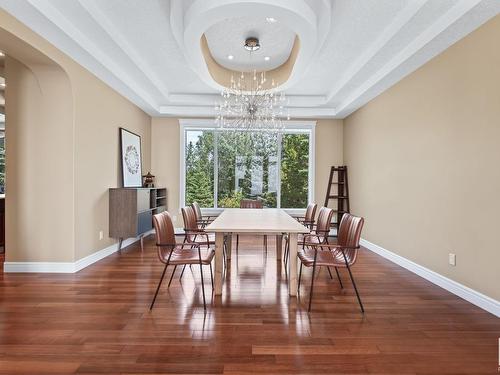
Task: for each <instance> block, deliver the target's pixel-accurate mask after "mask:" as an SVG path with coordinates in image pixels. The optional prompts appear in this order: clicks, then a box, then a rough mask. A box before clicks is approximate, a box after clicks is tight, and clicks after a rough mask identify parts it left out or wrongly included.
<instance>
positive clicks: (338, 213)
mask: <svg viewBox="0 0 500 375" xmlns="http://www.w3.org/2000/svg"><path fill="white" fill-rule="evenodd" d="M332 186H333V187H335V186H336V188H334V189H332ZM330 200H333V201H334V202H336V203H337V206H336V207H332V208H333V209H334V211H333V212H334V213H335V219H334V220H335V221H332V223H331V226H330V227H331V228H335V229H336V232H335V235H334V236H333V237H336V236H337V232H338V227H339V225H340V221H341V220H342V216H343V215H344V214H345V213H349V212H350V206H349V183H348V180H347V166H345V165H343V166H339V167H335V166H332V167H331V168H330V178H329V179H328V188H327V189H326V198H325V207H328V204H329V203H330Z"/></svg>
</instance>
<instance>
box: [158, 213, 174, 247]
mask: <svg viewBox="0 0 500 375" xmlns="http://www.w3.org/2000/svg"><path fill="white" fill-rule="evenodd" d="M153 225H154V227H155V237H156V243H157V244H164V245H175V231H174V224H173V223H172V218H171V217H170V214H169V213H168V212H167V211H163V212H161V213H159V214H156V215H154V216H153Z"/></svg>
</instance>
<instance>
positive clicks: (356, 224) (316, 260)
mask: <svg viewBox="0 0 500 375" xmlns="http://www.w3.org/2000/svg"><path fill="white" fill-rule="evenodd" d="M363 224H364V219H363V218H362V217H357V216H354V215H351V214H348V213H345V214H344V215H343V216H342V220H341V221H340V227H339V233H338V237H337V243H336V244H329V243H328V242H325V241H323V240H322V239H321V238H320V236H316V235H313V234H309V235H306V236H305V240H304V244H303V248H302V249H301V250H299V253H298V256H299V259H300V262H301V264H300V271H299V283H298V287H299V288H300V280H301V277H302V266H303V265H304V266H306V267H312V268H313V270H312V279H311V291H310V294H309V309H308V311H311V303H312V298H313V288H314V275H315V269H316V266H326V267H335V270H337V268H339V267H342V268H347V271H348V273H349V277H350V278H351V282H352V285H353V286H354V291H355V292H356V297H357V298H358V303H359V306H360V308H361V312H362V313H364V312H365V309H364V307H363V303H362V302H361V297H360V296H359V292H358V288H357V287H356V282H355V281H354V277H353V276H352V272H351V267H352V266H353V265H354V264H355V263H356V259H357V256H358V250H359V240H360V238H361V230H362V229H363ZM315 237H317V239H316V240H314V238H315ZM338 275H339V274H338V271H337V276H338ZM339 280H340V277H339ZM340 285H341V287H342V288H343V285H342V283H341V284H340Z"/></svg>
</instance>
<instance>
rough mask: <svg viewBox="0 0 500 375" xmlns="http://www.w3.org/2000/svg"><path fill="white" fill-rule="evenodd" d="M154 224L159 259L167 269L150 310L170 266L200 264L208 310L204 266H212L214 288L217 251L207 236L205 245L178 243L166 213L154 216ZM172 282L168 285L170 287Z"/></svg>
mask: <svg viewBox="0 0 500 375" xmlns="http://www.w3.org/2000/svg"><path fill="white" fill-rule="evenodd" d="M153 224H154V227H155V236H156V246H157V249H158V258H159V259H160V262H162V263H164V264H165V268H164V269H163V273H162V274H161V278H160V282H159V283H158V287H157V288H156V293H155V295H154V297H153V301H152V302H151V306H150V307H149V309H150V310H151V309H152V308H153V306H154V304H155V301H156V297H157V295H158V291H159V290H160V287H161V283H162V281H163V278H164V276H165V272H166V271H167V267H168V266H169V265H174V266H175V268H177V266H178V265H187V264H189V265H192V264H199V265H200V273H201V289H202V292H203V308H204V309H205V310H206V309H207V303H206V300H205V284H204V282H203V266H204V265H209V266H210V276H211V279H212V287H213V273H212V259H213V258H214V255H215V251H214V250H213V248H212V247H210V243H209V240H208V236H206V237H207V238H206V241H205V242H204V244H203V243H202V242H199V243H192V242H184V243H176V241H175V233H174V225H173V224H172V218H171V217H170V214H169V213H168V212H166V211H165V212H162V213H159V214H156V215H154V216H153ZM200 236H203V237H204V236H205V235H204V234H200ZM175 268H174V271H173V272H172V276H171V277H170V282H171V281H172V277H173V275H174V273H175ZM170 282H169V284H168V285H169V286H170Z"/></svg>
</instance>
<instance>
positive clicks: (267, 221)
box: [205, 208, 310, 296]
mask: <svg viewBox="0 0 500 375" xmlns="http://www.w3.org/2000/svg"><path fill="white" fill-rule="evenodd" d="M205 230H206V231H207V232H211V233H215V295H221V294H222V283H223V279H222V275H223V251H224V249H223V247H224V243H225V244H226V252H227V257H228V259H230V258H231V243H232V235H233V234H253V235H259V236H264V235H271V236H272V235H274V236H276V260H277V261H278V262H281V254H282V247H283V235H288V238H289V243H290V253H289V254H290V261H289V266H290V275H289V277H288V291H289V295H290V296H296V295H297V238H298V234H300V233H309V232H310V231H309V229H308V228H307V227H305V226H304V225H302V224H301V223H299V222H298V221H297V220H296V219H294V218H293V217H292V216H290V215H289V214H287V213H286V212H285V211H284V210H282V209H278V208H264V209H253V208H226V209H224V211H223V212H222V213H221V214H220V215H219V216H218V217H217V218H216V219H215V220H214V221H212V222H211V223H210V224H209V225H207V226H206V227H205ZM225 238H226V241H224V239H225Z"/></svg>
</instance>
